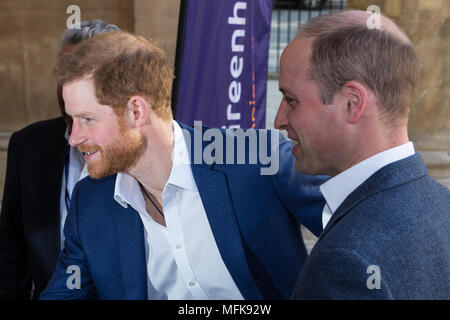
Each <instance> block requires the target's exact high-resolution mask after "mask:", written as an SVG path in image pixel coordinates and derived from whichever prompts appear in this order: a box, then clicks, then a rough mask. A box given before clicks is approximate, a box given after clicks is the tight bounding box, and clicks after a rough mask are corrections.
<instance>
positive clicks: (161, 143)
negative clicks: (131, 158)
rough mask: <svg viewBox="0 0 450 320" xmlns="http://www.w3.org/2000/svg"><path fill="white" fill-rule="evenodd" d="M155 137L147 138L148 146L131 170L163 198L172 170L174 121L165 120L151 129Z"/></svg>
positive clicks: (146, 187)
mask: <svg viewBox="0 0 450 320" xmlns="http://www.w3.org/2000/svg"><path fill="white" fill-rule="evenodd" d="M151 131H152V132H151V135H149V136H152V137H153V138H149V139H148V140H147V147H146V148H145V151H144V153H143V154H142V156H141V158H140V159H139V161H138V163H137V164H136V166H135V167H134V168H132V169H130V170H129V172H128V173H129V174H130V175H132V176H133V177H135V178H136V179H137V180H138V181H139V182H140V183H141V184H142V185H143V186H144V188H145V189H146V190H147V191H149V192H150V193H152V194H153V195H155V196H156V197H157V198H158V200H161V196H162V192H163V190H164V187H165V185H166V183H167V181H168V180H169V177H170V173H171V170H172V164H173V159H172V154H173V149H174V135H173V126H172V122H170V123H167V122H163V123H161V124H160V125H158V126H157V127H156V128H153V129H152V130H151Z"/></svg>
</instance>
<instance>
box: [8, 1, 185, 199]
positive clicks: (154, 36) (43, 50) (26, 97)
mask: <svg viewBox="0 0 450 320" xmlns="http://www.w3.org/2000/svg"><path fill="white" fill-rule="evenodd" d="M73 4H75V5H78V6H79V7H80V10H81V20H90V19H93V18H98V19H102V20H104V21H106V22H109V23H113V24H116V25H118V26H119V27H120V28H122V29H123V30H125V31H128V32H132V33H136V34H139V35H142V36H144V37H145V38H147V39H151V40H153V41H154V42H155V43H156V44H157V45H159V46H160V47H162V48H163V49H164V50H165V51H166V52H167V54H168V57H169V59H170V60H171V61H174V59H175V49H176V37H177V28H178V14H179V6H180V0H164V1H161V0H134V1H132V0H96V1H92V0H1V1H0V203H1V198H2V197H3V185H4V178H5V168H6V157H7V155H6V150H7V145H8V141H9V137H10V135H11V133H12V132H13V131H16V130H18V129H21V128H23V127H24V126H26V125H28V124H30V123H33V122H35V121H38V120H44V119H49V118H53V117H57V116H59V109H58V104H57V99H56V87H55V83H54V81H53V79H52V76H51V70H52V67H53V65H54V63H55V59H56V54H57V49H58V44H59V39H60V37H61V35H62V33H63V31H64V30H65V29H66V20H67V18H69V17H70V15H71V13H69V14H67V13H66V10H67V7H68V6H70V5H73Z"/></svg>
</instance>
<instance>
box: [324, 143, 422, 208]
mask: <svg viewBox="0 0 450 320" xmlns="http://www.w3.org/2000/svg"><path fill="white" fill-rule="evenodd" d="M414 153H415V151H414V145H413V143H412V142H407V143H405V144H402V145H400V146H398V147H395V148H391V149H388V150H386V151H383V152H380V153H377V154H376V155H373V156H372V157H370V158H368V159H366V160H363V161H361V162H359V163H358V164H356V165H354V166H353V167H351V168H349V169H347V170H345V171H343V172H341V173H340V174H338V175H337V176H335V177H333V178H331V179H330V180H328V181H327V182H325V183H324V184H322V185H321V186H320V191H321V192H322V194H323V196H324V198H325V200H326V202H327V204H328V207H329V208H330V209H331V213H334V212H336V210H337V209H338V208H339V206H340V205H341V204H342V202H344V200H345V199H346V198H347V197H348V196H349V195H350V193H352V192H353V191H354V190H355V189H356V188H358V187H359V186H360V185H361V184H362V183H363V182H364V181H366V180H367V179H368V178H369V177H370V176H371V175H373V174H374V173H375V172H377V171H378V170H380V169H381V168H382V167H384V166H386V165H388V164H390V163H393V162H396V161H399V160H402V159H405V158H407V157H409V156H412V155H414Z"/></svg>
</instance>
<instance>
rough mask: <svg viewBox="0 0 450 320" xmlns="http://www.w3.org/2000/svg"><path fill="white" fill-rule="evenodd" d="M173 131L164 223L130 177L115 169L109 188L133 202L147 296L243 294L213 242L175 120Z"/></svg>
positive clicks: (233, 296) (118, 198)
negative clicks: (151, 211)
mask: <svg viewBox="0 0 450 320" xmlns="http://www.w3.org/2000/svg"><path fill="white" fill-rule="evenodd" d="M173 132H174V158H173V165H172V170H171V172H170V176H169V180H168V182H167V183H166V185H165V187H164V189H163V193H162V201H163V204H162V205H163V212H164V218H165V222H166V227H164V226H162V225H160V224H158V223H157V222H155V221H154V220H153V219H152V218H151V217H150V215H149V214H148V213H147V211H146V207H145V201H144V197H143V194H142V192H141V189H140V186H139V184H138V182H137V180H136V179H135V178H134V177H132V176H130V175H128V174H126V173H118V175H117V179H116V184H115V190H114V199H115V200H116V201H117V202H119V204H121V205H122V206H123V207H127V206H128V205H130V206H131V207H133V208H134V209H135V210H136V211H137V212H138V213H139V216H140V218H141V220H142V223H143V225H144V238H145V254H146V261H147V287H148V298H149V299H171V300H172V299H177V300H189V299H203V300H207V299H243V296H242V294H241V293H240V291H239V289H238V288H237V286H236V284H235V282H234V280H233V278H232V277H231V275H230V273H229V271H228V269H227V267H226V266H225V263H224V262H223V260H222V257H221V255H220V252H219V249H218V247H217V244H216V242H215V239H214V236H213V233H212V231H211V227H210V225H209V221H208V218H207V215H206V212H205V209H204V207H203V203H202V200H201V198H200V194H199V192H198V189H197V185H196V183H195V180H194V176H193V174H192V170H191V166H190V164H189V163H190V158H189V153H188V150H187V146H186V141H185V140H184V137H183V134H182V131H181V128H180V126H179V125H178V123H177V122H175V121H173ZM212 214H214V213H212Z"/></svg>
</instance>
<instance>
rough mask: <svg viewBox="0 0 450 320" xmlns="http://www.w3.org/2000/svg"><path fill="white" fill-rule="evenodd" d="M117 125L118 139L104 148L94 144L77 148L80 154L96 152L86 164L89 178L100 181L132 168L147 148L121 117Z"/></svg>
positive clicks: (141, 138)
mask: <svg viewBox="0 0 450 320" xmlns="http://www.w3.org/2000/svg"><path fill="white" fill-rule="evenodd" d="M118 123H119V132H118V137H117V139H115V140H114V141H112V142H111V143H110V144H109V145H107V146H105V147H104V148H102V147H100V146H99V145H96V144H93V145H87V144H83V145H80V146H79V147H78V149H79V150H80V151H81V152H89V151H92V150H98V154H97V155H96V157H95V158H93V159H91V160H90V161H88V163H87V169H88V172H89V176H91V178H94V179H101V178H103V177H106V176H108V175H111V174H115V173H118V172H126V171H127V170H129V169H131V168H133V167H134V166H135V165H136V163H137V162H138V160H139V158H140V157H141V155H142V153H143V152H144V150H145V148H146V146H147V143H146V140H145V139H144V138H143V137H142V135H140V134H139V133H138V132H134V131H131V130H130V129H128V128H127V126H126V124H125V120H124V118H123V117H121V116H119V117H118Z"/></svg>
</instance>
